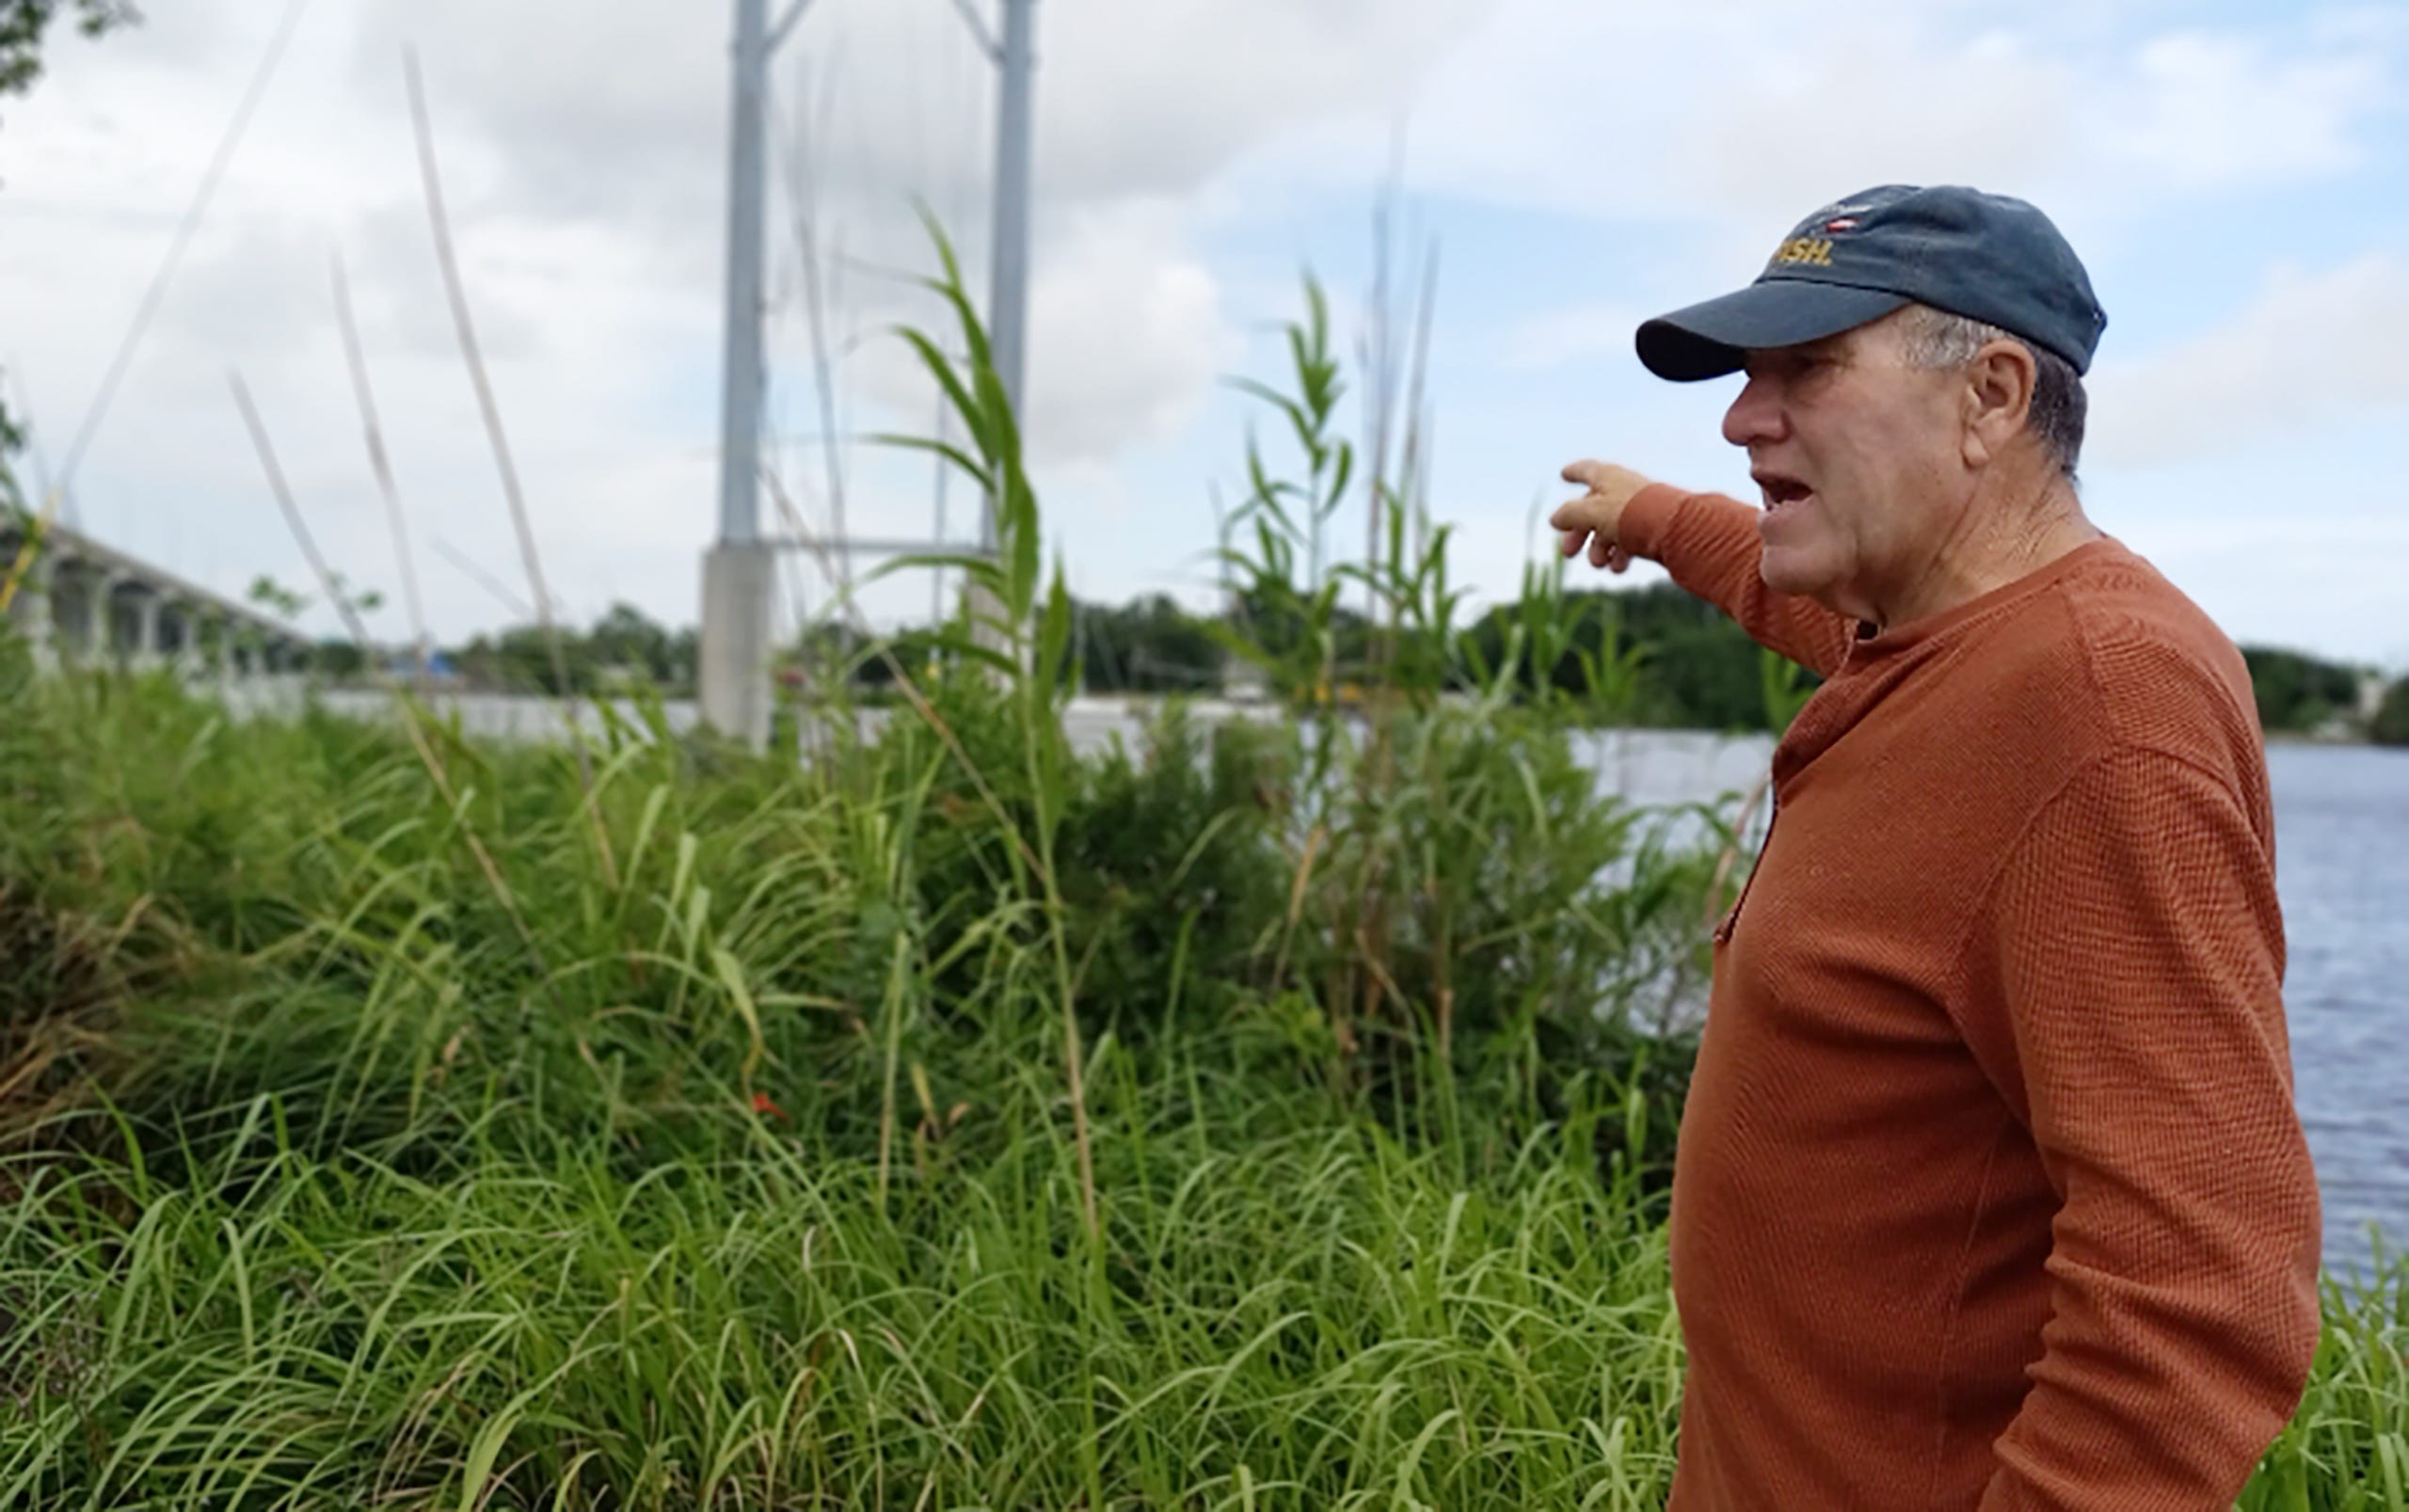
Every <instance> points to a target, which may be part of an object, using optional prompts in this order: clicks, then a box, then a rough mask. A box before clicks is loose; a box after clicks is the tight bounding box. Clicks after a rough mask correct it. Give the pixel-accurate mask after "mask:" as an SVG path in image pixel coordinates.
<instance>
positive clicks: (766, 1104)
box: [753, 1092, 787, 1119]
mask: <svg viewBox="0 0 2409 1512" xmlns="http://www.w3.org/2000/svg"><path fill="white" fill-rule="evenodd" d="M753 1111H754V1112H756V1113H767V1114H769V1115H770V1116H771V1117H772V1118H780V1119H782V1118H784V1117H786V1116H787V1110H786V1109H785V1108H783V1107H780V1106H778V1105H777V1104H775V1103H773V1102H771V1101H770V1094H769V1093H767V1092H755V1093H754V1094H753Z"/></svg>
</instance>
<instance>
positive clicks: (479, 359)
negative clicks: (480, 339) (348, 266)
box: [402, 50, 619, 892]
mask: <svg viewBox="0 0 2409 1512" xmlns="http://www.w3.org/2000/svg"><path fill="white" fill-rule="evenodd" d="M402 75H403V79H404V81H405V82H406V83H407V86H408V89H409V97H410V125H411V128H412V130H413V132H414V133H415V135H416V136H417V139H418V167H419V177H420V179H421V181H422V182H423V184H424V186H425V190H426V218H427V224H428V226H429V227H430V228H431V229H432V230H433V231H434V233H435V260H436V262H437V263H439V265H440V266H441V268H442V271H443V293H444V295H445V297H446V299H447V300H448V301H449V302H450V304H451V307H452V328H453V329H454V331H455V332H456V333H457V334H458V336H459V338H460V357H461V359H462V360H463V361H465V362H466V363H467V364H468V368H469V381H470V383H471V385H472V386H473V387H474V388H475V390H476V392H477V413H478V414H479V415H480V416H482V417H483V418H484V420H485V427H486V439H487V441H489V442H490V443H491V444H492V446H493V460H494V467H495V469H496V470H498V471H499V472H500V473H501V475H502V492H503V499H504V500H505V501H508V503H509V505H510V522H511V525H512V527H513V528H514V529H516V530H517V532H518V554H519V557H520V558H521V560H523V561H524V562H525V564H526V566H527V582H528V586H529V587H530V589H531V590H532V591H533V592H534V596H535V615H536V622H537V623H538V624H539V625H541V626H542V627H543V631H544V641H545V644H546V645H547V646H548V647H549V648H550V652H551V660H552V680H553V681H554V682H555V683H556V684H557V685H558V686H559V688H560V693H561V703H562V713H563V715H564V716H565V717H566V721H567V724H568V729H569V743H570V746H571V748H572V749H573V750H575V751H576V753H577V775H578V780H579V781H580V782H581V783H582V784H583V786H584V788H585V805H586V819H587V821H588V822H589V823H590V824H591V825H592V827H593V830H594V848H595V851H596V853H597V854H598V856H599V857H600V858H601V862H602V878H603V881H604V882H605V883H607V884H608V885H609V886H610V888H611V890H612V891H613V892H616V891H618V888H619V866H618V862H617V861H616V859H614V856H613V855H612V852H611V836H610V832H609V831H608V830H606V829H604V828H603V827H602V811H601V809H600V807H599V806H598V804H596V801H595V796H594V759H593V756H592V755H591V754H590V753H589V752H588V751H587V750H586V746H585V727H584V725H583V724H581V723H579V721H578V719H577V716H576V710H575V708H573V707H571V705H572V699H571V694H570V692H569V681H568V658H567V656H566V653H564V652H563V651H562V649H561V634H560V626H559V625H558V624H557V623H556V622H555V621H554V620H553V618H552V595H551V590H550V588H548V587H546V586H545V584H544V564H543V558H542V556H541V555H540V553H538V552H537V551H536V549H535V529H534V525H533V524H531V523H530V522H529V520H528V518H527V499H526V495H525V493H524V492H523V491H522V490H521V489H520V488H519V486H518V465H517V464H516V463H515V462H513V461H512V460H511V456H510V437H509V435H508V433H507V432H505V431H504V430H503V425H502V406H500V405H499V404H498V403H497V402H496V401H495V399H494V395H493V383H492V380H491V379H489V378H488V377H487V375H486V363H485V358H484V356H483V354H482V353H481V352H480V350H479V348H478V346H477V327H476V322H475V321H474V320H473V319H472V318H471V316H470V313H469V294H468V290H467V287H466V286H465V285H464V284H462V282H461V281H460V260H459V258H458V257H457V256H455V254H454V252H453V250H452V221H451V216H450V215H448V214H447V213H446V212H445V210H444V208H443V177H442V173H441V171H440V170H439V168H438V167H437V166H436V161H435V129H434V127H433V126H431V125H430V124H428V121H427V114H426V88H425V86H424V85H423V83H421V81H420V79H419V70H418V55H417V54H416V53H413V52H409V51H407V50H405V51H404V52H403V54H402Z"/></svg>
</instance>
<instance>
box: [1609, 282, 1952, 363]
mask: <svg viewBox="0 0 2409 1512" xmlns="http://www.w3.org/2000/svg"><path fill="white" fill-rule="evenodd" d="M1907 303H1909V300H1908V299H1907V297H1906V295H1905V294H1892V293H1891V292H1890V291H1888V290H1885V289H1852V288H1849V287H1847V286H1846V285H1844V284H1838V283H1811V282H1809V281H1807V280H1806V279H1766V280H1764V281H1763V282H1762V283H1752V284H1750V285H1748V286H1747V288H1745V289H1741V290H1737V291H1735V292H1733V293H1731V294H1724V295H1723V296H1722V297H1720V298H1716V299H1709V300H1707V301H1706V302H1705V303H1703V304H1696V305H1692V306H1690V307H1689V308H1688V309H1686V310H1674V311H1673V312H1672V313H1671V314H1669V315H1659V316H1657V317H1656V318H1655V319H1654V320H1651V321H1649V322H1647V323H1646V324H1645V325H1642V326H1640V327H1639V338H1638V345H1639V360H1640V361H1642V362H1645V363H1646V364H1648V371H1649V372H1651V373H1653V374H1656V375H1657V376H1658V377H1660V378H1670V379H1672V380H1673V381H1674V382H1676V383H1691V382H1695V381H1697V380H1698V379H1699V378H1719V377H1721V376H1723V375H1724V374H1727V373H1737V372H1739V371H1740V368H1741V366H1742V364H1743V363H1744V362H1745V361H1746V360H1747V354H1748V353H1749V352H1750V351H1751V350H1759V351H1762V350H1765V349H1767V348H1771V347H1777V346H1796V345H1797V344H1798V343H1799V342H1818V341H1821V340H1823V339H1824V338H1825V337H1827V336H1837V335H1839V334H1840V333H1841V332H1843V331H1844V330H1854V329H1855V328H1856V327H1858V326H1862V325H1864V324H1865V323H1866V322H1867V321H1869V320H1879V319H1881V318H1882V317H1883V316H1884V315H1887V314H1889V313H1890V312H1891V311H1892V310H1897V309H1899V308H1901V307H1902V306H1904V305H1906V304H1907Z"/></svg>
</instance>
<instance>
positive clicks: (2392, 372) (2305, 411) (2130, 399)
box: [2085, 252, 2409, 467]
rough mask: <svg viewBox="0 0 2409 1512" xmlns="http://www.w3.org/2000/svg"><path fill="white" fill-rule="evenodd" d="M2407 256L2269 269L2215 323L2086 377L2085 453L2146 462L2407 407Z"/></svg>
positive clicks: (2104, 461)
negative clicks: (2251, 294)
mask: <svg viewBox="0 0 2409 1512" xmlns="http://www.w3.org/2000/svg"><path fill="white" fill-rule="evenodd" d="M2403 351H2409V260H2404V259H2403V258H2401V256H2400V255H2399V254H2397V253H2391V252H2373V253H2369V254H2367V255H2366V256H2363V257H2360V258H2357V259H2355V260H2353V261H2352V262H2349V263H2343V264H2341V265H2340V266H2337V267H2333V268H2329V269H2326V270H2323V271H2321V272H2310V271H2306V270H2304V269H2302V268H2300V267H2297V266H2293V265H2289V264H2279V265H2278V266H2276V267H2275V268H2273V270H2272V271H2271V272H2270V274H2269V275H2268V278H2267V280H2266V283H2265V285H2264V287H2262V288H2261V289H2260V291H2259V293H2258V294H2257V297H2256V298H2255V299H2254V300H2253V301H2252V302H2251V303H2250V305H2249V306H2248V308H2246V309H2244V310H2241V312H2240V313H2239V314H2237V315H2236V316H2234V317H2233V318H2232V319H2231V320H2229V321H2227V322H2226V323H2225V324H2224V325H2222V326H2217V327H2216V328H2214V329H2212V330H2210V331H2207V332H2205V333H2203V334H2201V335H2199V336H2195V337H2193V338H2191V339H2190V340H2187V341H2184V342H2178V343H2177V344H2176V345H2173V346H2169V347H2165V348H2162V349H2161V350H2159V351H2157V352H2153V353H2151V354H2149V355H2147V356H2146V357H2142V358H2133V359H2130V360H2126V361H2117V362H2110V361H2103V362H2101V363H2100V365H2099V367H2098V369H2097V370H2096V371H2095V372H2094V373H2093V374H2092V378H2091V383H2090V388H2091V390H2092V411H2091V415H2092V419H2091V437H2090V440H2089V442H2088V444H2087V445H2086V448H2085V451H2086V454H2087V456H2088V458H2089V459H2090V460H2091V461H2093V462H2094V463H2096V464H2097V465H2099V466H2103V467H2144V466H2148V465H2151V464H2153V463H2160V462H2173V461H2180V460H2184V459H2188V458H2192V457H2196V456H2199V455H2202V454H2211V453H2216V452H2230V451H2234V450H2238V449H2240V448H2242V447H2246V446H2249V445H2252V444H2254V443H2256V442H2259V441H2263V440H2266V439H2268V438H2273V437H2280V436H2283V435H2286V434H2289V433H2299V432H2304V431H2307V430H2311V429H2314V428H2317V427H2321V426H2334V425H2345V424H2349V423H2351V422H2353V421H2354V420H2360V419H2364V418H2365V417H2366V415H2367V414H2368V413H2369V411H2371V410H2373V411H2382V410H2387V409H2389V410H2401V409H2404V408H2409V364H2403V362H2402V361H2401V353H2402V352H2403Z"/></svg>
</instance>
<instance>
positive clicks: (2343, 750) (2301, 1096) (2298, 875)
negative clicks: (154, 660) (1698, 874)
mask: <svg viewBox="0 0 2409 1512" xmlns="http://www.w3.org/2000/svg"><path fill="white" fill-rule="evenodd" d="M326 696H327V703H328V704H329V705H330V706H331V707H334V708H340V709H343V710H344V711H346V712H356V713H361V714H372V715H373V714H378V713H382V712H385V711H386V710H387V708H388V707H389V706H387V705H386V703H385V701H384V699H383V698H382V697H381V696H380V695H377V694H374V693H365V692H362V693H347V692H334V693H330V694H327V695H326ZM297 698H298V693H297V691H296V690H294V689H292V688H290V687H287V688H284V689H281V690H272V689H268V688H266V687H264V686H263V685H252V686H251V687H250V688H249V689H248V690H247V691H241V692H239V693H238V702H239V703H247V704H254V705H255V706H257V705H260V704H274V705H283V706H288V707H289V706H290V705H291V704H292V703H293V702H295V701H297ZM446 708H447V711H456V712H457V713H458V715H459V717H460V720H461V723H462V724H463V726H464V727H466V728H467V729H468V730H469V731H471V733H475V734H484V735H493V736H499V737H503V738H521V739H525V738H546V737H556V736H557V735H559V734H560V733H561V731H562V730H563V729H564V728H565V727H566V725H565V722H564V719H563V716H562V713H561V711H560V706H559V705H557V704H554V703H550V702H547V701H544V700H538V699H525V698H504V697H497V696H487V695H477V694H469V695H463V696H461V697H459V698H458V699H456V700H452V701H447V704H446ZM1198 712H1199V714H1200V716H1202V717H1207V718H1211V717H1268V715H1264V714H1262V713H1261V711H1260V710H1247V709H1241V708H1229V707H1219V706H1209V705H1207V706H1200V707H1199V708H1198ZM667 713H668V716H669V723H670V724H671V726H672V727H673V728H677V729H685V728H688V727H690V726H691V725H692V724H694V708H693V706H691V705H687V704H673V705H671V706H669V708H668V709H667ZM1068 723H1069V726H1070V731H1071V735H1072V738H1073V740H1074V743H1076V744H1077V745H1078V746H1080V747H1082V748H1084V749H1091V750H1093V749H1094V748H1096V747H1099V746H1102V745H1104V744H1106V743H1107V742H1109V741H1110V740H1113V739H1115V738H1119V739H1122V740H1128V741H1131V742H1133V743H1134V742H1135V741H1136V740H1138V738H1139V737H1140V735H1141V733H1142V728H1143V725H1142V723H1141V719H1140V718H1139V717H1138V716H1136V715H1133V714H1132V713H1130V712H1129V711H1128V710H1127V709H1126V708H1124V707H1123V706H1121V705H1119V704H1117V703H1113V702H1108V701H1105V700H1080V701H1078V702H1077V703H1075V704H1074V705H1073V707H1072V708H1071V710H1070V713H1069V716H1068ZM1581 749H1582V750H1583V752H1584V754H1585V755H1586V756H1587V757H1588V759H1589V761H1590V763H1591V764H1592V765H1593V766H1595V767H1596V768H1597V769H1598V772H1599V775H1600V779H1601V786H1602V787H1603V788H1605V789H1606V790H1608V791H1611V792H1615V793H1618V794H1619V795H1621V796H1622V797H1624V798H1625V799H1627V800H1629V801H1631V802H1633V803H1636V804H1651V805H1656V804H1690V803H1701V802H1712V801H1714V800H1715V799H1716V798H1717V797H1719V796H1722V795H1726V794H1736V793H1744V792H1746V791H1747V790H1748V789H1750V788H1753V787H1754V785H1755V784H1756V782H1757V780H1758V778H1759V777H1760V776H1762V775H1763V772H1764V770H1765V764H1766V760H1767V758H1768V756H1770V754H1771V752H1772V749H1773V743H1772V741H1771V740H1768V739H1765V738H1763V737H1740V738H1725V737H1722V736H1715V735H1703V734H1692V733H1686V732H1680V731H1653V730H1650V731H1614V732H1608V733H1605V734H1602V735H1596V736H1589V737H1585V738H1583V742H1582V746H1581ZM2268 772H2269V777H2270V781H2271V782H2272V784H2273V789H2274V800H2275V850H2276V857H2275V881H2276V886H2277V889H2278V891H2279V892H2280V893H2281V895H2282V898H2283V906H2284V922H2285V929H2286V932H2287V935H2288V937H2289V945H2290V963H2289V972H2288V974H2287V976H2286V979H2285V1004H2286V1008H2287V1011H2288V1013H2289V1024H2290V1030H2291V1048H2292V1068H2293V1075H2294V1082H2295V1093H2296V1096H2297V1099H2298V1104H2299V1107H2300V1112H2301V1122H2302V1123H2303V1125H2304V1126H2305V1129H2306V1130H2307V1133H2308V1142H2309V1150H2310V1153H2311V1154H2312V1156H2313V1157H2314V1158H2315V1160H2316V1163H2317V1171H2318V1180H2319V1183H2320V1185H2321V1189H2322V1192H2323V1195H2324V1201H2325V1253H2326V1261H2327V1264H2328V1265H2329V1267H2331V1268H2333V1269H2335V1270H2337V1271H2343V1272H2348V1271H2353V1270H2356V1269H2358V1268H2359V1267H2360V1266H2361V1265H2363V1264H2364V1262H2365V1261H2366V1259H2367V1257H2368V1255H2369V1226H2370V1225H2375V1226H2378V1227H2380V1228H2381V1229H2382V1230H2383V1232H2384V1234H2385V1240H2386V1242H2387V1248H2388V1249H2389V1248H2397V1247H2398V1246H2400V1245H2402V1244H2409V751H2383V750H2375V749H2371V748H2369V747H2363V746H2314V745H2290V744H2287V745H2277V746H2275V747H2273V749H2271V750H2270V751H2269V752H2268Z"/></svg>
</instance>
